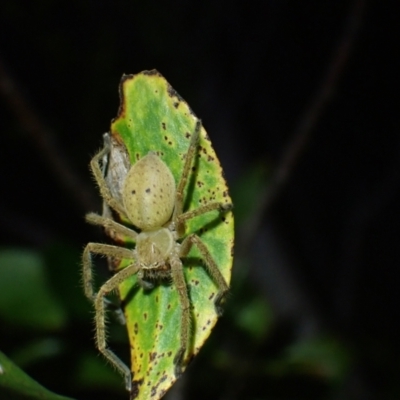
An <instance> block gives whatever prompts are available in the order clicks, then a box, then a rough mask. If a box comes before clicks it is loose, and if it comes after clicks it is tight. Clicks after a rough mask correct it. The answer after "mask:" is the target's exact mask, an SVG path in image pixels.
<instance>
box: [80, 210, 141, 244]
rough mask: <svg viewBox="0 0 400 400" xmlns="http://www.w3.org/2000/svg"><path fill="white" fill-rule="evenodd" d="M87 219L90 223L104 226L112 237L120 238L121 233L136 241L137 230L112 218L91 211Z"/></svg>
mask: <svg viewBox="0 0 400 400" xmlns="http://www.w3.org/2000/svg"><path fill="white" fill-rule="evenodd" d="M85 219H86V222H89V224H92V225H100V226H103V227H104V228H105V229H106V230H107V232H108V233H109V236H111V238H112V239H118V237H119V235H121V236H128V237H130V238H131V239H133V240H135V241H136V237H137V235H138V233H137V232H136V231H134V230H133V229H130V228H127V227H126V226H125V225H122V224H120V223H118V222H116V221H114V220H113V219H111V218H108V217H103V216H101V215H99V214H96V213H93V212H91V213H88V214H86V216H85Z"/></svg>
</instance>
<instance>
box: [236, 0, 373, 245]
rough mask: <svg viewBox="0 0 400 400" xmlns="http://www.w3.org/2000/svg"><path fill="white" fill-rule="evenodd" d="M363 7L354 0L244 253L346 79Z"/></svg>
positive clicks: (246, 233)
mask: <svg viewBox="0 0 400 400" xmlns="http://www.w3.org/2000/svg"><path fill="white" fill-rule="evenodd" d="M364 7H365V1H364V0H355V1H354V2H353V4H352V6H351V8H350V10H349V14H348V16H347V22H346V24H345V27H344V30H343V33H342V36H341V40H340V41H339V44H338V46H337V47H336V48H335V50H334V51H333V54H332V57H331V61H330V62H329V64H328V67H327V71H326V73H325V75H324V77H323V79H322V83H321V85H320V87H319V89H318V90H317V92H316V93H315V95H314V97H313V99H312V101H311V103H310V104H309V105H308V106H307V107H306V108H305V111H304V113H303V114H302V116H301V118H300V121H299V123H298V125H297V127H296V129H295V130H294V132H293V134H292V140H291V142H290V143H289V144H288V146H287V147H286V149H285V150H284V151H283V155H282V158H281V160H280V162H279V163H278V167H277V169H276V171H275V173H274V176H273V177H272V181H271V183H270V184H269V185H268V187H267V188H266V189H265V190H264V192H263V193H261V195H260V200H259V203H258V205H257V207H256V210H255V211H254V213H253V214H252V215H251V216H250V218H249V220H248V221H247V223H246V224H245V225H244V227H243V231H242V237H241V241H240V248H241V249H243V250H244V251H247V250H248V249H249V245H250V243H252V242H253V239H254V237H255V235H256V233H257V231H258V229H259V228H260V226H261V223H262V221H263V218H264V216H265V215H266V214H267V212H268V211H269V210H270V208H271V205H272V204H273V203H274V202H275V201H276V200H277V198H278V197H279V196H280V195H281V193H282V189H283V187H284V186H285V185H286V184H287V183H288V181H289V178H290V176H291V174H292V173H293V171H294V168H295V167H296V165H297V163H298V162H299V160H300V158H301V156H302V154H303V153H304V150H305V148H306V146H307V143H308V142H309V140H310V137H311V133H312V132H313V130H314V129H315V128H316V126H317V124H318V122H319V120H320V119H321V116H322V114H323V111H324V110H325V109H326V107H327V105H328V103H329V102H330V101H331V100H332V98H333V93H334V90H335V89H336V86H337V84H338V81H339V79H340V78H341V77H342V75H343V72H344V69H345V66H346V63H347V62H348V60H349V58H350V55H351V52H352V50H353V48H354V43H355V40H356V38H357V35H358V33H359V31H360V28H361V25H362V16H363V13H364Z"/></svg>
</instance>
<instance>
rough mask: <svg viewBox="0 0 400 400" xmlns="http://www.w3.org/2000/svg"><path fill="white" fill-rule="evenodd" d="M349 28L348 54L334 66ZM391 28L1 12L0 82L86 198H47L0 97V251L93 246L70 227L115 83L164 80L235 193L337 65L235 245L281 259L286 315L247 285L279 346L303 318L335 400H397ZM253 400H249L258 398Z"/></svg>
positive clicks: (141, 13) (118, 9)
mask: <svg viewBox="0 0 400 400" xmlns="http://www.w3.org/2000/svg"><path fill="white" fill-rule="evenodd" d="M364 3H365V4H364ZM354 4H356V5H358V7H359V8H358V11H352V8H353V7H354ZM357 18H359V19H360V27H359V29H358V30H357V32H356V33H355V34H354V35H352V34H351V33H348V34H347V35H348V36H347V39H345V41H344V43H346V40H347V42H351V41H352V40H354V42H352V46H351V48H350V50H349V51H348V54H347V53H346V50H343V49H342V51H339V52H338V53H336V52H337V51H338V46H339V44H340V43H343V42H342V41H343V35H344V34H345V35H346V33H344V32H347V31H346V29H347V28H346V26H348V24H350V26H353V25H354V26H357V22H356V19H357ZM352 24H353V25H352ZM397 26H398V18H397V16H396V7H395V5H394V4H391V2H378V1H375V2H373V1H369V2H367V1H365V2H362V1H355V2H350V1H324V2H296V1H276V0H275V1H274V0H268V1H266V2H263V3H256V2H246V3H245V2H237V3H234V2H216V1H210V0H205V1H202V2H190V1H183V0H181V1H176V2H152V1H150V2H139V1H129V2H128V1H122V0H119V1H118V0H117V1H95V0H92V1H90V0H88V1H77V0H69V1H50V0H47V1H45V0H41V1H29V2H28V1H18V0H15V1H3V2H1V4H0V60H1V62H2V64H3V67H4V69H5V70H6V71H7V73H8V74H9V75H10V76H11V77H12V78H13V79H14V80H15V82H17V85H18V88H19V90H21V93H22V94H23V96H24V98H25V99H26V100H27V101H28V102H29V104H30V106H31V109H32V110H34V112H35V113H36V114H37V115H39V118H40V119H41V121H43V123H44V125H46V126H47V127H49V129H50V130H51V135H52V141H53V144H54V148H55V149H57V152H56V153H53V154H56V156H57V157H58V156H59V157H65V159H66V160H67V162H68V165H69V167H70V172H72V173H73V174H74V175H76V176H77V177H78V179H80V180H81V181H82V182H83V185H85V190H86V191H87V192H85V194H82V193H81V194H80V195H79V194H78V195H77V194H76V193H73V192H74V191H73V190H70V189H69V188H67V187H66V186H65V184H64V183H63V180H62V179H60V177H59V173H58V172H57V171H56V170H55V168H54V166H53V165H52V164H51V163H49V162H48V159H47V157H46V155H45V152H44V151H43V149H42V147H41V145H40V143H39V141H38V140H37V139H34V138H33V136H32V135H30V134H29V133H28V132H27V130H26V129H25V128H24V125H23V121H22V120H21V118H20V117H19V116H17V115H16V114H15V112H14V108H13V107H12V105H11V104H10V100H9V99H8V100H7V98H6V97H5V96H2V97H0V137H1V142H0V223H1V229H0V240H1V242H0V243H1V245H2V246H4V247H6V246H29V247H38V248H42V247H43V246H46V245H47V244H48V243H50V242H52V241H53V240H55V239H57V240H63V241H66V242H68V243H69V244H71V245H72V246H76V247H77V248H82V247H83V245H84V244H85V243H87V242H88V241H89V240H93V236H94V235H95V233H94V231H93V229H92V228H91V227H89V226H86V225H85V223H84V219H83V215H84V213H85V212H86V211H89V209H92V210H95V209H97V210H99V207H100V198H99V196H98V195H97V193H96V190H95V187H94V185H93V184H92V180H91V177H90V174H89V171H88V167H87V166H88V162H89V160H90V158H91V156H92V155H93V154H94V152H95V151H96V150H97V149H98V148H100V146H101V135H102V133H103V132H105V131H107V130H108V128H109V124H110V120H111V118H113V117H114V116H115V115H116V112H117V108H118V104H119V98H118V90H117V88H118V84H119V80H120V77H121V75H122V73H137V72H140V71H142V70H144V69H153V68H156V69H157V70H159V71H160V72H161V73H162V74H163V75H164V76H165V77H166V79H167V80H168V81H169V82H170V83H171V85H172V86H173V87H174V88H175V89H176V90H177V91H178V92H179V93H180V94H181V95H182V96H183V98H184V99H186V100H187V101H188V102H189V104H190V106H191V107H192V109H193V110H194V111H195V113H196V114H197V115H198V116H199V117H201V118H202V120H203V123H204V125H205V127H206V129H207V130H208V132H209V135H210V137H211V139H212V141H213V144H214V147H215V149H216V152H217V154H218V155H219V157H220V160H221V163H222V165H223V166H224V170H225V173H226V178H227V180H228V183H229V184H230V186H231V187H235V185H238V184H239V183H238V182H240V180H239V179H240V178H241V177H243V176H245V174H246V172H248V171H249V170H251V168H253V167H254V166H255V165H260V164H261V165H264V166H265V167H266V168H267V169H268V170H269V171H271V173H272V174H273V171H274V170H275V169H276V168H277V167H278V166H279V165H280V162H281V160H282V157H283V155H284V154H285V149H286V148H287V146H288V145H289V144H290V143H291V142H292V140H293V137H294V135H295V132H296V131H297V129H298V127H299V124H300V123H301V121H302V118H303V117H304V115H305V114H306V113H307V111H308V110H309V109H310V104H312V102H313V100H315V98H316V97H315V96H316V94H317V93H318V91H320V90H321V88H323V87H324V85H326V75H327V71H328V70H329V68H331V67H332V66H333V64H334V61H333V60H337V57H340V56H343V54H345V55H346V57H345V64H344V65H343V66H342V67H340V68H338V70H337V71H336V75H334V76H335V78H334V84H333V88H332V92H331V93H330V96H329V101H328V102H327V103H326V104H324V105H323V107H322V108H321V110H320V111H319V110H318V111H317V115H318V120H317V122H316V123H315V124H313V125H312V129H310V136H309V138H308V140H307V144H306V146H305V147H304V149H303V150H302V152H301V156H300V157H299V158H298V162H297V163H296V164H295V166H294V168H293V170H292V172H291V174H290V176H289V178H288V179H287V181H286V184H285V186H284V187H283V188H282V190H281V191H280V194H279V197H278V198H277V200H276V202H275V203H274V205H273V207H272V208H270V209H269V210H268V214H267V215H266V216H265V215H264V214H263V217H262V218H263V219H262V224H261V225H262V226H261V228H260V230H259V231H258V232H257V233H256V234H255V240H254V242H253V244H254V245H255V247H254V248H257V244H258V248H259V247H260V243H261V247H262V244H263V241H264V240H266V241H267V242H266V243H265V246H266V247H268V246H272V247H274V251H275V252H277V253H279V254H280V255H279V257H282V254H283V257H284V258H285V259H286V260H287V262H288V266H287V268H286V267H285V268H286V269H285V276H286V277H287V276H289V278H287V279H289V280H290V282H291V285H292V284H293V285H294V287H295V289H293V290H294V292H295V293H300V294H301V295H300V297H301V298H302V299H303V300H304V301H303V300H301V301H300V300H299V301H298V302H296V299H295V301H294V303H295V305H294V306H289V311H288V310H287V308H285V307H284V306H282V304H280V301H284V300H282V298H283V299H285V298H286V297H287V296H286V295H282V293H281V294H278V295H276V294H275V295H274V294H271V293H270V292H269V290H268V287H271V286H274V287H275V290H277V291H278V292H279V288H280V286H279V285H280V284H279V282H274V281H273V278H271V276H270V275H269V280H268V282H264V279H267V278H266V272H265V269H268V265H266V264H265V265H264V264H263V260H264V263H265V259H264V258H263V257H264V256H263V253H262V251H261V250H260V253H259V254H258V256H257V255H255V256H253V258H254V260H253V258H250V262H249V264H250V265H251V266H253V267H250V281H251V282H253V284H254V282H256V284H255V286H256V287H257V289H258V290H260V291H261V292H262V293H263V294H264V295H265V296H266V298H267V299H270V300H271V302H272V303H273V304H274V307H275V308H276V312H277V314H279V315H281V316H282V320H284V321H286V322H287V320H289V322H290V324H291V326H292V324H294V326H295V327H296V328H295V330H296V331H307V327H305V326H303V325H302V324H305V323H306V322H307V321H308V322H309V321H310V320H311V321H312V323H313V324H314V325H315V326H316V327H315V326H314V328H312V329H316V330H320V329H328V330H329V331H331V332H334V334H335V335H337V336H338V337H340V338H341V340H343V342H345V343H346V344H347V345H348V346H349V347H350V348H351V349H352V352H353V353H354V354H356V357H355V359H356V362H355V366H354V370H353V372H352V373H351V374H349V378H348V379H349V382H350V383H348V384H349V385H350V386H351V387H352V388H353V389H349V390H348V391H344V392H341V393H342V394H343V393H344V394H343V396H344V397H340V398H355V399H357V398H359V399H364V398H382V397H381V396H388V397H385V398H390V396H391V395H394V393H397V395H399V393H400V392H399V390H400V389H399V385H398V383H396V377H397V376H398V372H399V366H398V356H399V352H398V344H397V342H398V330H397V329H396V328H395V326H396V325H397V323H398V322H397V320H398V318H399V299H398V292H399V290H398V288H399V284H400V279H399V278H400V274H399V265H398V264H399V263H398V250H397V249H398V238H399V235H398V229H399V225H400V224H399V222H400V220H399V219H400V215H399V212H398V210H399V209H398V202H399V199H400V197H399V196H400V137H399V118H398V115H399V112H398V106H399V101H398V80H399V79H398V71H399V62H398V55H397V53H398V40H397V39H396V35H397V34H398V29H397ZM335 54H339V56H337V57H336V58H335V56H334V55H335ZM265 185H268V182H267V181H266V182H265ZM239 191H240V190H239ZM242 195H243V196H244V195H245V194H242ZM85 196H86V197H85ZM77 198H79V200H77ZM84 199H86V200H84ZM260 218H261V217H260ZM240 228H241V227H240V226H238V235H239V236H240ZM271 237H272V238H273V239H271V240H272V241H273V244H271V242H268V240H269V239H268V238H271ZM238 251H239V252H240V249H239V250H238ZM253 253H256V252H254V251H253ZM249 257H250V256H249ZM265 257H268V255H266V256H265ZM0 267H1V266H0ZM74 268H75V266H74ZM76 268H77V267H76ZM277 268H278V270H279V268H280V267H279V262H278V267H277ZM282 268H284V267H283V266H282ZM267 275H268V274H267ZM271 279H272V281H271ZM288 287H292V286H285V285H283V287H282V290H286V289H285V288H288ZM277 288H278V289H277ZM287 290H291V289H287ZM292 294H293V293H292ZM289 297H290V296H289ZM302 307H305V308H306V309H304V308H302ZM307 307H309V308H307ZM310 309H311V310H310ZM285 310H286V311H285ZM293 313H294V314H295V315H293ZM306 315H308V316H309V315H312V317H310V318H308V317H304V316H306ZM303 317H304V318H303ZM0 329H3V328H2V327H0ZM291 329H293V327H292V328H291ZM312 329H311V330H312ZM240 345H241V342H238V346H240ZM353 379H355V380H356V382H357V383H356V384H353V383H351V382H352V380H353ZM354 387H356V388H357V389H354ZM343 390H344V389H343ZM266 393H267V392H263V391H261V392H260V393H259V394H258V398H275V397H268V394H266ZM282 396H283V395H282ZM211 398H219V397H218V396H215V397H213V396H211ZM241 398H247V397H246V395H243V397H241ZM249 398H253V397H249ZM276 398H292V397H276Z"/></svg>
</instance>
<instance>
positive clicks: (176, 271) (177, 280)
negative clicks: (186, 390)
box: [170, 254, 191, 378]
mask: <svg viewBox="0 0 400 400" xmlns="http://www.w3.org/2000/svg"><path fill="white" fill-rule="evenodd" d="M170 265H171V275H172V280H173V282H174V285H175V287H176V290H177V291H178V295H179V301H180V304H181V312H182V315H181V333H180V348H179V350H178V352H177V353H176V356H175V358H174V364H175V376H176V377H177V378H179V377H180V376H181V375H182V365H183V361H184V357H185V353H186V350H187V347H188V342H189V337H190V331H191V315H190V300H189V295H188V289H187V285H186V281H185V275H184V273H183V265H182V261H181V260H180V258H179V255H177V254H174V255H173V256H171V257H170Z"/></svg>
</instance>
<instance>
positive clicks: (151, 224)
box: [83, 120, 232, 391]
mask: <svg viewBox="0 0 400 400" xmlns="http://www.w3.org/2000/svg"><path fill="white" fill-rule="evenodd" d="M201 127H202V124H201V121H200V120H197V121H196V125H195V129H194V132H193V134H192V135H191V139H190V144H189V147H188V150H187V153H186V156H185V161H184V166H183V170H182V174H181V177H180V180H179V182H178V184H177V185H176V183H175V180H174V177H173V175H172V173H171V170H170V169H169V168H168V166H167V165H166V164H165V163H164V161H163V160H162V159H161V158H160V157H159V156H158V155H157V154H156V153H154V152H149V153H148V154H147V155H146V156H144V157H143V158H141V159H140V160H139V161H137V162H136V163H135V164H133V165H132V166H130V168H129V171H128V173H127V175H126V177H125V179H124V181H123V182H122V184H121V186H122V187H121V193H120V196H116V195H113V193H112V191H111V189H110V187H109V186H108V185H107V183H106V181H105V178H104V173H103V171H102V168H101V165H103V167H104V160H106V157H107V155H108V154H110V151H111V148H110V143H109V142H108V143H107V142H106V143H105V146H104V148H103V149H102V150H100V152H98V153H97V154H96V155H95V156H94V157H93V159H92V160H91V162H90V167H91V170H92V172H93V175H94V178H95V180H96V181H97V184H98V186H99V190H100V194H101V196H102V197H103V199H104V201H105V203H106V204H107V205H108V206H109V207H110V208H111V209H113V210H114V211H115V212H116V213H118V214H119V216H120V218H121V220H122V221H129V225H132V226H134V227H135V229H133V228H131V227H128V226H125V225H124V224H122V223H119V222H116V221H115V220H114V219H112V217H108V216H105V215H99V214H96V213H89V214H87V215H86V221H87V222H88V223H90V224H93V225H100V226H102V227H104V228H105V229H106V232H108V233H112V235H111V236H114V237H115V236H118V235H119V236H125V237H128V238H130V239H132V240H133V241H134V242H135V243H136V245H135V247H134V248H133V249H131V248H127V247H120V246H114V245H109V244H103V243H88V244H87V245H86V247H85V250H84V252H83V280H84V290H85V294H86V296H87V297H88V298H89V299H90V300H91V301H92V302H93V303H94V308H95V313H96V316H95V325H96V340H97V347H98V349H99V351H100V352H101V353H102V354H103V355H104V356H105V357H106V359H107V360H108V361H110V362H111V364H112V365H113V366H114V367H115V368H116V369H117V370H118V371H119V372H120V373H121V374H122V375H123V376H124V379H125V384H126V389H127V390H128V391H131V386H132V383H131V381H132V379H131V372H130V370H129V368H128V366H127V365H125V364H124V363H123V362H122V361H121V360H120V359H119V357H118V356H117V355H116V354H115V353H114V352H113V351H111V350H110V349H109V348H108V347H107V341H106V328H105V322H106V320H105V317H106V315H105V314H106V306H107V298H106V296H107V294H109V293H110V292H112V291H113V290H116V289H117V288H118V286H119V285H120V284H121V283H122V282H123V281H124V280H125V279H127V278H128V277H130V276H132V275H134V274H136V275H137V282H138V284H139V285H140V286H141V287H142V288H143V289H144V290H148V289H151V288H152V287H153V286H154V282H157V281H159V280H166V279H169V280H170V281H171V282H172V285H174V286H175V288H176V290H177V292H178V295H179V302H180V308H181V318H180V319H181V324H180V348H179V350H178V351H177V353H176V355H175V358H174V366H175V367H174V368H175V375H176V377H179V376H180V375H181V373H182V365H183V362H184V359H185V353H186V350H187V348H188V343H189V340H190V335H191V304H190V299H189V296H188V288H187V284H186V281H185V276H184V273H183V263H182V260H181V259H182V258H185V257H186V256H187V255H188V253H189V251H190V249H191V248H192V246H196V247H197V249H198V251H199V253H200V254H201V257H202V259H203V262H204V264H205V267H206V268H207V270H208V273H209V275H210V276H211V278H212V279H213V281H214V282H215V284H216V285H217V287H218V293H217V295H216V297H215V300H214V304H215V307H216V312H217V314H218V315H221V313H222V308H221V303H222V302H223V300H224V298H225V295H226V293H227V292H228V284H227V282H226V281H225V279H224V277H223V276H222V274H221V272H220V271H219V269H218V266H217V264H216V262H215V261H214V259H213V258H212V256H211V254H210V252H209V251H208V249H207V247H206V245H205V244H204V242H203V241H202V240H201V238H200V237H199V236H198V235H196V234H195V233H191V234H186V232H185V222H186V221H188V220H190V219H192V218H194V217H197V216H199V215H202V214H205V213H208V212H210V211H213V210H218V211H220V212H226V211H228V210H230V209H231V208H232V204H222V203H220V202H209V203H207V204H203V205H201V206H199V207H198V208H196V209H193V210H190V211H186V212H185V211H184V210H183V204H184V198H183V197H184V189H185V187H186V185H187V182H188V177H189V173H190V171H191V166H192V163H193V159H194V156H195V155H196V151H197V146H198V141H199V135H200V131H201ZM92 254H97V255H101V256H106V257H110V258H112V259H128V260H129V261H130V264H129V265H128V266H127V267H125V268H123V269H122V270H120V271H118V272H116V273H115V275H113V276H112V277H111V278H110V279H109V280H108V281H106V282H105V283H104V284H103V285H102V286H101V287H100V289H99V290H98V292H97V293H95V290H94V287H93V275H92V259H91V258H92Z"/></svg>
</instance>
